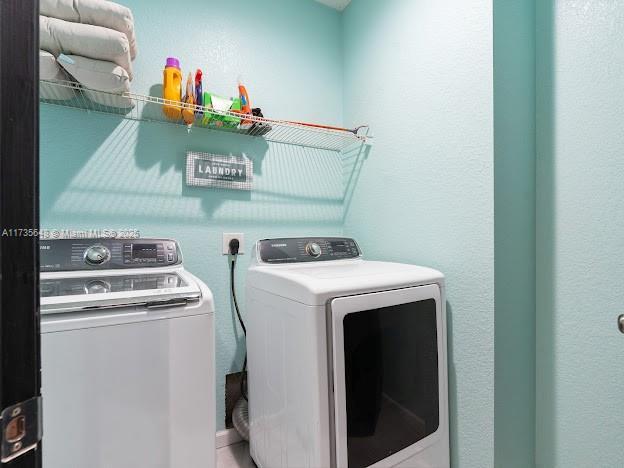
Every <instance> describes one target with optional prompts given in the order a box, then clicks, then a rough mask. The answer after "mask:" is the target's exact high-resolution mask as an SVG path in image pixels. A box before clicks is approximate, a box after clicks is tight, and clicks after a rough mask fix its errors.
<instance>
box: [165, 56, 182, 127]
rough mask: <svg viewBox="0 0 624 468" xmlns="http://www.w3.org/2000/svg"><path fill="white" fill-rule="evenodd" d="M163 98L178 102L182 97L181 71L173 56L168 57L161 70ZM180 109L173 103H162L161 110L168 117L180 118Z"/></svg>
mask: <svg viewBox="0 0 624 468" xmlns="http://www.w3.org/2000/svg"><path fill="white" fill-rule="evenodd" d="M163 98H164V99H167V100H170V101H175V102H180V100H181V99H182V72H181V71H180V61H179V60H178V59H177V58H175V57H168V58H167V63H166V65H165V70H164V72H163ZM180 111H181V109H180V106H179V105H176V104H175V103H165V104H163V112H164V114H165V115H166V116H167V118H168V119H171V120H180V118H181V115H182V114H181V112H180Z"/></svg>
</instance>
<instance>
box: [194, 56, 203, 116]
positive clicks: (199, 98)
mask: <svg viewBox="0 0 624 468" xmlns="http://www.w3.org/2000/svg"><path fill="white" fill-rule="evenodd" d="M195 104H197V105H198V106H203V105H204V93H203V91H202V71H201V70H200V69H199V68H198V69H197V71H196V72H195ZM203 114H204V113H203V112H202V111H199V110H198V111H196V112H195V116H196V117H197V118H200V117H201V116H202V115H203Z"/></svg>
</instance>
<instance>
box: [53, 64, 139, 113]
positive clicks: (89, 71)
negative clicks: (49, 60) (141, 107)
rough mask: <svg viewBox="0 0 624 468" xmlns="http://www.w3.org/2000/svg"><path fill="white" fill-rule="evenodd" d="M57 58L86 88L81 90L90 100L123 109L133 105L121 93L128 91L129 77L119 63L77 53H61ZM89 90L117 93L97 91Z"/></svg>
mask: <svg viewBox="0 0 624 468" xmlns="http://www.w3.org/2000/svg"><path fill="white" fill-rule="evenodd" d="M57 60H58V63H59V64H61V66H62V67H63V68H64V69H65V70H66V71H67V72H68V73H69V74H70V75H71V76H73V77H74V78H75V79H76V81H78V82H79V83H80V84H82V85H84V86H85V87H86V88H88V89H83V90H82V92H83V93H84V94H85V95H86V96H87V97H88V98H89V99H91V100H92V101H94V102H97V103H98V104H103V105H105V106H110V107H121V108H124V109H127V108H131V107H133V104H132V100H131V99H129V98H128V97H126V96H123V95H121V94H122V93H124V92H126V91H130V79H129V77H128V73H127V72H126V70H124V69H123V68H122V67H120V66H119V65H116V64H114V63H113V62H106V61H104V60H94V59H90V58H87V57H80V56H78V55H65V54H61V55H59V57H58V59H57ZM91 90H96V91H105V92H106V93H114V94H117V95H112V94H105V93H97V92H93V91H91Z"/></svg>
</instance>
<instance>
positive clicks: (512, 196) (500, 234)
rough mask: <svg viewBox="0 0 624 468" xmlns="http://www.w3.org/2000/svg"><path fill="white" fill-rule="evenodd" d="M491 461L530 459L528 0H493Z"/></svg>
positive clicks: (531, 85)
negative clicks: (492, 347) (493, 249)
mask: <svg viewBox="0 0 624 468" xmlns="http://www.w3.org/2000/svg"><path fill="white" fill-rule="evenodd" d="M494 232H495V241H494V245H495V255H494V271H495V288H494V291H495V306H496V326H495V329H496V332H495V370H496V372H495V376H496V385H495V392H494V394H495V399H494V402H495V406H494V408H495V417H494V434H495V435H494V441H495V452H494V453H495V465H496V467H498V468H529V467H531V466H534V464H535V3H534V0H522V1H517V0H495V1H494Z"/></svg>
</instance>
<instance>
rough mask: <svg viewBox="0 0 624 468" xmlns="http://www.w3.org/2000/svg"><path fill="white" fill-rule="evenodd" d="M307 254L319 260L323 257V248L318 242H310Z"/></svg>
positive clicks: (307, 246) (306, 247)
mask: <svg viewBox="0 0 624 468" xmlns="http://www.w3.org/2000/svg"><path fill="white" fill-rule="evenodd" d="M305 249H306V252H307V254H308V255H309V256H311V257H314V258H317V257H320V256H321V253H322V251H321V246H320V245H318V244H317V243H316V242H310V243H308V244H307V245H306V246H305Z"/></svg>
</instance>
